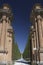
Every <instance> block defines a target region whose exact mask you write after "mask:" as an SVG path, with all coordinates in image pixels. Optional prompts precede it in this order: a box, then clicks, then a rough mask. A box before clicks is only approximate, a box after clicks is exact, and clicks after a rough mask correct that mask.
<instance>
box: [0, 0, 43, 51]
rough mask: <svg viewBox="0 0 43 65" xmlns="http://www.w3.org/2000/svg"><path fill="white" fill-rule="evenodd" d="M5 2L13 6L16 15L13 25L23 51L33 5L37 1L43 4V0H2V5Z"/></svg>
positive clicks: (16, 38) (17, 40)
mask: <svg viewBox="0 0 43 65" xmlns="http://www.w3.org/2000/svg"><path fill="white" fill-rule="evenodd" d="M4 3H6V4H9V6H10V7H11V8H12V12H13V16H14V20H13V22H12V26H13V29H14V33H15V40H16V42H17V44H18V47H19V49H20V51H21V52H23V51H24V49H25V46H26V43H27V39H28V35H29V32H30V31H29V28H30V25H31V22H30V13H31V10H32V7H33V5H34V4H36V3H41V4H42V5H43V0H0V6H2V5H3V4H4Z"/></svg>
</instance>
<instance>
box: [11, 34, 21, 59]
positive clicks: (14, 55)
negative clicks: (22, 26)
mask: <svg viewBox="0 0 43 65" xmlns="http://www.w3.org/2000/svg"><path fill="white" fill-rule="evenodd" d="M12 37H13V44H12V60H17V59H19V58H20V56H21V54H20V51H19V48H18V45H17V43H16V42H15V38H14V34H13V36H12Z"/></svg>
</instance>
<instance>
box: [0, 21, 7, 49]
mask: <svg viewBox="0 0 43 65" xmlns="http://www.w3.org/2000/svg"><path fill="white" fill-rule="evenodd" d="M5 34H6V21H5V20H3V23H2V35H1V50H4V47H5Z"/></svg>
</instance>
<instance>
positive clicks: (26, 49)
mask: <svg viewBox="0 0 43 65" xmlns="http://www.w3.org/2000/svg"><path fill="white" fill-rule="evenodd" d="M23 57H24V59H25V60H29V58H30V36H28V40H27V43H26V47H25V50H24V52H23Z"/></svg>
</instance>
